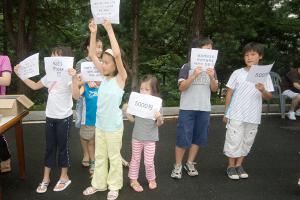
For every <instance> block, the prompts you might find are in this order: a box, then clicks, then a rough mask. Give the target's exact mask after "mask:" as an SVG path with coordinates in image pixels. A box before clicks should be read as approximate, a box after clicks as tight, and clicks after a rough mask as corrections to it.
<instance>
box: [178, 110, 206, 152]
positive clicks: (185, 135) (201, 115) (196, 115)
mask: <svg viewBox="0 0 300 200" xmlns="http://www.w3.org/2000/svg"><path fill="white" fill-rule="evenodd" d="M209 124H210V112H206V111H194V110H179V117H178V123H177V130H176V146H177V147H181V148H185V149H187V148H190V147H191V145H192V144H196V145H198V146H206V145H207V133H208V129H209Z"/></svg>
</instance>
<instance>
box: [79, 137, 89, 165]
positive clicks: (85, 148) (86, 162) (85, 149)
mask: <svg viewBox="0 0 300 200" xmlns="http://www.w3.org/2000/svg"><path fill="white" fill-rule="evenodd" d="M80 143H81V146H82V151H83V158H82V165H83V166H84V167H88V166H89V160H90V157H89V150H88V141H87V140H85V139H82V138H80Z"/></svg>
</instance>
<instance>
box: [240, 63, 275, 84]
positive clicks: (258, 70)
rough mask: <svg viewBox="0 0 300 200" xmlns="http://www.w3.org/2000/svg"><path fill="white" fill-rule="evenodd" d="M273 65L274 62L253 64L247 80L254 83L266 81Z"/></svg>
mask: <svg viewBox="0 0 300 200" xmlns="http://www.w3.org/2000/svg"><path fill="white" fill-rule="evenodd" d="M273 65H274V63H273V64H270V65H252V66H251V68H250V70H249V72H248V76H247V79H246V80H247V81H249V82H252V83H265V82H266V81H267V77H268V75H269V73H270V71H271V69H272V67H273Z"/></svg>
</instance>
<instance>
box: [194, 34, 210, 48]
mask: <svg viewBox="0 0 300 200" xmlns="http://www.w3.org/2000/svg"><path fill="white" fill-rule="evenodd" d="M209 44H211V45H213V41H212V40H211V39H210V38H209V37H202V38H200V39H194V40H193V41H192V42H191V48H202V47H203V46H205V45H209Z"/></svg>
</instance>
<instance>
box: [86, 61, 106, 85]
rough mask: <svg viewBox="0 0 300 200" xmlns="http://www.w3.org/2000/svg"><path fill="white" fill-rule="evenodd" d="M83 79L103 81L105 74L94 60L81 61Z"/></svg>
mask: <svg viewBox="0 0 300 200" xmlns="http://www.w3.org/2000/svg"><path fill="white" fill-rule="evenodd" d="M81 79H82V81H84V82H87V81H102V79H103V76H102V75H101V73H100V71H99V70H98V69H97V67H96V66H95V65H94V63H93V62H83V63H81Z"/></svg>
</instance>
